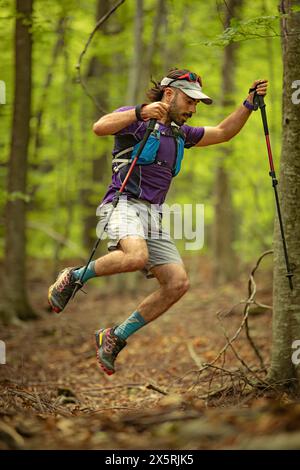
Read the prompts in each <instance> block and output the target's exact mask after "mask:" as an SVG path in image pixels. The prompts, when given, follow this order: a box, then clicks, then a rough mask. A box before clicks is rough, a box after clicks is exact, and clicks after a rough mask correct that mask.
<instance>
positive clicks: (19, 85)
mask: <svg viewBox="0 0 300 470" xmlns="http://www.w3.org/2000/svg"><path fill="white" fill-rule="evenodd" d="M32 8H33V0H17V2H16V12H17V19H16V29H15V61H16V62H15V95H14V111H13V123H12V135H11V148H10V159H9V168H8V187H7V189H8V201H7V204H6V221H5V229H6V230H5V259H4V275H3V281H2V287H3V294H2V300H1V306H0V317H1V318H2V319H3V320H4V321H6V322H12V321H14V320H15V319H16V318H17V317H18V318H20V319H29V318H34V317H36V314H35V313H34V312H33V310H32V308H31V307H30V305H29V302H28V298H27V292H26V234H25V231H26V188H27V156H28V143H29V135H30V134H29V123H30V109H31V82H32V78H31V66H32V35H31V19H32Z"/></svg>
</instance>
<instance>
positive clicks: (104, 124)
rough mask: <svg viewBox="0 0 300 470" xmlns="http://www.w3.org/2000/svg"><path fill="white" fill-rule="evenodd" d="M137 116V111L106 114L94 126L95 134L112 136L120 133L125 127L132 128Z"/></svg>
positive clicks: (130, 110) (129, 110)
mask: <svg viewBox="0 0 300 470" xmlns="http://www.w3.org/2000/svg"><path fill="white" fill-rule="evenodd" d="M136 120H137V119H136V114H135V109H134V108H133V109H128V110H127V111H118V112H115V113H110V114H105V116H102V117H101V118H100V119H99V120H98V121H97V122H95V124H94V125H93V131H94V132H95V134H97V135H99V136H101V135H112V134H116V133H117V132H119V131H120V130H121V129H124V127H127V126H130V124H132V123H133V122H135V121H136Z"/></svg>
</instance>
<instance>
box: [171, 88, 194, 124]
mask: <svg viewBox="0 0 300 470" xmlns="http://www.w3.org/2000/svg"><path fill="white" fill-rule="evenodd" d="M168 115H169V120H170V122H172V121H173V122H175V124H177V126H182V125H183V124H184V123H185V121H187V119H189V118H191V117H192V113H182V112H180V110H179V108H178V105H177V96H176V95H175V96H174V98H173V100H172V101H171V103H170V108H169V112H168Z"/></svg>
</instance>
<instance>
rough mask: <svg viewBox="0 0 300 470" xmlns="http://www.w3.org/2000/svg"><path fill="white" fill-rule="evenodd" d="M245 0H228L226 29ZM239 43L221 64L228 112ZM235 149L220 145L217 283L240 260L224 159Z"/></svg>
mask: <svg viewBox="0 0 300 470" xmlns="http://www.w3.org/2000/svg"><path fill="white" fill-rule="evenodd" d="M242 4H243V0H229V1H228V2H227V3H226V10H225V25H224V27H225V28H228V27H229V26H230V21H231V19H232V18H233V17H235V18H236V17H237V16H238V14H239V11H240V9H241V7H242ZM237 47H238V43H230V44H229V45H228V46H226V47H225V49H224V57H223V67H222V79H221V81H222V90H223V97H222V108H223V110H224V114H227V113H228V108H229V109H230V108H231V107H232V105H233V104H234V100H233V93H234V88H235V86H234V76H235V67H236V53H237ZM231 152H232V146H231V144H226V147H221V149H220V155H219V163H218V167H217V171H216V179H215V221H214V231H213V233H214V237H213V253H214V278H215V282H216V283H222V282H226V281H232V280H233V279H234V278H236V277H237V270H236V266H237V260H236V256H235V253H234V250H233V246H232V245H233V241H234V225H235V220H234V210H233V205H232V195H231V183H230V175H229V173H228V170H227V169H226V166H225V160H226V159H227V158H228V157H229V156H230V154H231Z"/></svg>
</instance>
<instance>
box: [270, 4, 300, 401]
mask: <svg viewBox="0 0 300 470" xmlns="http://www.w3.org/2000/svg"><path fill="white" fill-rule="evenodd" d="M292 6H297V7H298V8H299V7H300V0H297V1H291V0H284V1H282V2H280V6H279V8H280V11H281V12H282V13H287V14H288V17H286V18H284V19H282V22H281V33H282V53H283V103H282V104H283V113H282V116H283V122H282V125H283V138H282V151H281V162H280V176H279V186H278V190H279V199H280V203H281V210H282V215H283V223H284V228H285V235H286V241H287V247H288V253H289V258H290V263H291V265H292V266H293V265H294V267H295V269H294V278H293V283H294V290H293V292H291V291H290V289H289V284H288V280H287V278H286V267H285V260H284V255H283V248H282V240H281V235H280V230H279V225H278V220H277V216H276V219H275V228H274V284H273V297H274V309H273V347H272V361H271V368H270V371H269V379H270V380H272V381H276V382H279V381H280V382H282V381H288V382H287V383H286V385H290V386H292V388H294V387H295V388H296V389H297V391H298V393H299V392H300V370H299V366H297V364H294V363H293V361H292V354H293V349H292V344H293V342H294V341H295V340H299V339H300V284H299V271H300V270H299V259H300V237H299V233H300V177H299V175H300V140H299V134H300V105H299V104H295V103H293V101H292V93H293V89H292V83H293V81H294V80H296V79H297V78H299V77H300V48H299V31H300V12H294V13H293V12H292V11H291V7H292Z"/></svg>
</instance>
